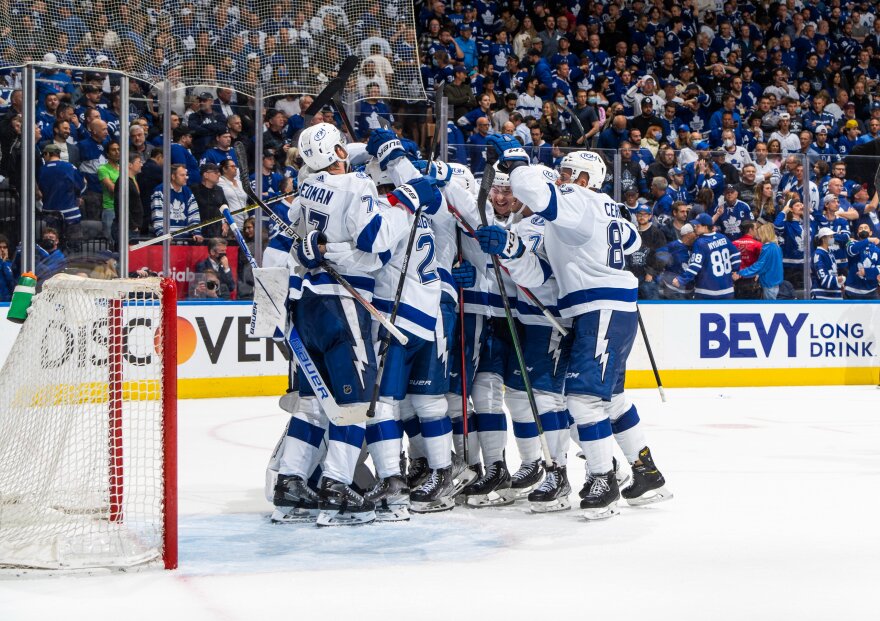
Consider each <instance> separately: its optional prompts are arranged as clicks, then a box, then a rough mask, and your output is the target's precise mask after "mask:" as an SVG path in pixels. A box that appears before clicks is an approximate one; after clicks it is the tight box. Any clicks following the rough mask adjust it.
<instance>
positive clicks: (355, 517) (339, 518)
mask: <svg viewBox="0 0 880 621" xmlns="http://www.w3.org/2000/svg"><path fill="white" fill-rule="evenodd" d="M375 520H376V512H375V511H364V512H362V513H340V512H339V511H321V512H320V513H319V514H318V519H317V520H316V521H315V524H316V525H317V526H358V525H360V524H369V523H371V522H373V521H375Z"/></svg>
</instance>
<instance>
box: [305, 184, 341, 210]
mask: <svg viewBox="0 0 880 621" xmlns="http://www.w3.org/2000/svg"><path fill="white" fill-rule="evenodd" d="M299 195H300V197H301V198H303V199H305V200H309V201H312V202H315V203H321V204H322V205H329V204H330V201H331V200H332V199H333V191H332V190H329V189H327V188H322V187H318V186H316V185H310V184H308V183H304V184H302V185H301V186H299Z"/></svg>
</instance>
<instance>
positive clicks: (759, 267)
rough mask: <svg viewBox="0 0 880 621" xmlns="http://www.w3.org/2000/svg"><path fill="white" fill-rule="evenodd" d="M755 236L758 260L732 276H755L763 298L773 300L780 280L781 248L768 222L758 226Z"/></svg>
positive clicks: (777, 292) (738, 277) (735, 278)
mask: <svg viewBox="0 0 880 621" xmlns="http://www.w3.org/2000/svg"><path fill="white" fill-rule="evenodd" d="M755 237H756V238H757V239H758V241H759V242H761V254H760V255H759V256H758V260H757V261H755V262H754V263H753V264H752V265H750V266H748V267H746V268H744V269H742V270H740V271H739V273H738V274H736V275H734V277H733V278H734V280H738V279H740V278H751V277H752V276H757V277H758V283H759V284H760V285H761V290H762V291H763V298H764V299H765V300H775V299H776V296H777V295H778V294H779V284H780V283H781V282H782V249H781V248H780V247H779V241H778V240H777V238H776V231H775V230H774V228H773V225H772V224H770V223H769V222H767V223H766V224H762V225H761V226H759V227H758V230H757V233H756V235H755Z"/></svg>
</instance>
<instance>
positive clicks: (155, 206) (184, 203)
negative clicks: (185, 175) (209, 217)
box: [150, 183, 202, 235]
mask: <svg viewBox="0 0 880 621" xmlns="http://www.w3.org/2000/svg"><path fill="white" fill-rule="evenodd" d="M162 193H163V185H162V184H161V183H160V184H159V185H157V186H156V189H155V190H153V195H152V196H151V197H150V221H151V222H152V223H153V230H154V231H155V232H156V235H164V234H165V221H164V206H165V201H164V197H163V195H162ZM168 201H169V202H168V213H169V219H168V226H169V230H168V232H169V233H174V232H175V231H178V230H180V229H182V228H184V227H187V226H192V225H194V224H198V223H199V222H201V219H200V217H199V206H198V204H197V203H196V198H195V196H193V193H192V190H190V189H189V188H188V187H187V186H183V187H181V188H180V190H176V189H174V186H173V185H172V186H171V191H170V192H169V195H168ZM201 234H202V232H201V229H195V230H193V231H192V232H190V235H201Z"/></svg>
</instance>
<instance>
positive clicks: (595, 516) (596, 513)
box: [583, 501, 620, 522]
mask: <svg viewBox="0 0 880 621" xmlns="http://www.w3.org/2000/svg"><path fill="white" fill-rule="evenodd" d="M583 511H584V518H585V519H586V520H587V521H588V522H598V521H600V520H607V519H608V518H611V517H614V516H615V515H620V508H619V507H618V506H617V501H614V502H613V503H611V504H610V505H608V506H607V507H601V508H599V509H584V510H583Z"/></svg>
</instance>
